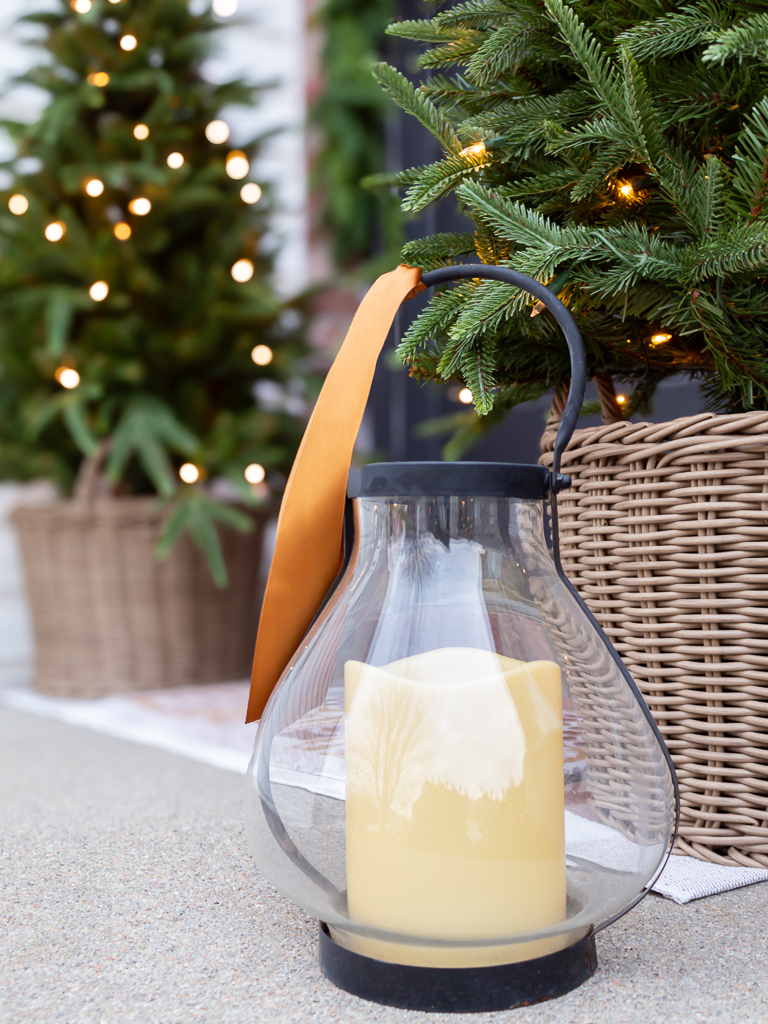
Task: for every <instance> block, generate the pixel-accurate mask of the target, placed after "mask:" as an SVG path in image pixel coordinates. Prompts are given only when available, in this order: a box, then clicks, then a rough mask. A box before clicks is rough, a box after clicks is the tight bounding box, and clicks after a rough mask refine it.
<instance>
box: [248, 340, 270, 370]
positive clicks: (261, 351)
mask: <svg viewBox="0 0 768 1024" xmlns="http://www.w3.org/2000/svg"><path fill="white" fill-rule="evenodd" d="M272 355H273V353H272V349H271V348H270V347H269V345H257V346H256V348H254V349H252V350H251V359H252V360H253V361H254V363H256V365H257V366H268V365H269V363H271V362H272Z"/></svg>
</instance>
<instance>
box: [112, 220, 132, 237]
mask: <svg viewBox="0 0 768 1024" xmlns="http://www.w3.org/2000/svg"><path fill="white" fill-rule="evenodd" d="M113 231H114V233H115V238H117V239H118V240H119V241H121V242H125V241H126V240H127V239H128V238H130V237H131V225H130V224H126V223H125V221H124V220H121V221H120V222H119V223H117V224H115V226H114V228H113Z"/></svg>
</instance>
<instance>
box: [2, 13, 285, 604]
mask: <svg viewBox="0 0 768 1024" xmlns="http://www.w3.org/2000/svg"><path fill="white" fill-rule="evenodd" d="M25 20H26V21H27V22H31V23H32V24H34V25H36V26H37V27H38V30H39V45H40V46H41V47H42V48H43V50H44V51H46V59H45V60H44V61H43V62H41V63H40V64H39V65H38V66H36V67H34V68H33V69H32V70H31V71H29V72H28V73H27V74H26V75H24V76H23V77H22V78H21V79H20V81H21V82H22V83H29V84H32V85H35V86H37V87H39V88H41V89H43V90H45V91H46V92H47V93H48V94H49V96H50V102H49V103H48V105H47V107H46V109H45V110H44V112H43V114H42V116H41V117H40V119H39V121H37V123H35V124H33V125H27V124H22V123H16V122H12V121H6V122H4V127H5V128H6V129H7V131H8V132H9V133H10V134H11V136H12V138H13V140H14V142H15V147H16V156H15V157H14V159H12V160H11V161H9V162H8V163H7V164H6V165H5V169H6V172H10V175H11V179H12V180H11V183H10V185H9V187H8V188H7V189H5V190H4V192H3V193H2V207H1V208H0V477H2V478H5V479H28V478H32V477H40V476H44V477H48V478H50V479H52V480H54V481H56V483H57V484H58V485H59V486H60V487H61V489H62V490H63V491H64V492H66V491H68V490H69V489H71V487H72V485H73V483H74V481H75V478H76V476H77V473H78V469H79V466H80V463H81V461H82V460H83V458H84V457H86V456H95V455H97V453H100V452H101V453H105V454H106V465H105V470H106V476H107V479H108V480H109V481H110V482H111V485H112V487H113V489H114V491H115V493H117V494H126V493H153V492H154V493H157V494H158V495H159V496H161V497H162V498H163V499H165V500H166V501H167V502H169V503H170V505H171V508H170V511H169V515H170V519H169V520H168V525H167V528H166V533H165V535H164V538H163V543H162V545H161V553H162V552H165V551H167V550H168V546H169V544H170V543H171V542H172V541H173V540H175V539H176V537H177V536H178V535H179V534H180V533H182V532H184V531H188V532H189V533H190V535H191V537H192V539H193V540H194V541H195V543H196V544H197V545H198V546H199V547H200V548H201V549H202V550H203V551H204V552H205V554H206V556H207V557H208V559H209V563H210V564H211V568H212V571H213V572H214V576H215V578H216V580H217V582H218V583H220V584H223V583H225V582H226V574H225V572H224V566H223V561H222V557H221V550H220V547H219V542H218V535H217V532H216V527H215V523H216V522H217V521H223V522H227V523H229V524H230V525H234V526H239V527H240V528H246V527H247V526H248V525H249V523H250V520H249V517H244V516H243V514H242V513H238V512H237V511H236V510H235V509H233V508H232V507H231V506H227V505H225V504H222V503H220V502H216V501H213V500H212V499H211V498H210V497H207V496H206V495H205V493H204V492H203V490H202V489H201V486H199V485H195V486H187V485H186V484H182V483H181V481H180V479H179V475H178V470H179V467H180V465H181V463H183V462H185V461H191V462H193V463H194V464H195V465H197V466H198V467H199V469H200V473H201V480H204V479H205V478H206V477H207V478H209V479H212V478H226V479H229V480H230V481H231V482H232V484H234V485H235V487H236V488H237V490H238V491H239V493H240V494H241V496H242V499H243V501H245V502H250V503H251V504H253V503H254V502H255V500H256V499H255V498H254V496H253V494H252V492H251V488H250V486H249V485H248V484H247V483H246V481H245V479H244V476H243V471H244V469H245V467H246V466H248V465H249V464H251V463H259V464H261V465H262V466H264V468H265V470H266V471H267V473H268V474H269V475H270V476H271V477H273V478H274V479H276V480H279V479H281V478H282V477H284V476H285V475H286V474H287V472H288V470H289V467H290V465H291V462H292V459H293V455H294V453H295V451H296V448H297V445H298V442H299V439H300V434H301V424H300V423H299V422H297V420H296V419H295V418H294V417H292V416H290V415H288V414H287V413H286V412H283V411H280V410H279V409H270V410H265V409H260V408H259V407H258V406H257V404H256V402H255V401H254V385H255V384H256V383H257V382H258V381H259V380H260V379H271V380H274V381H276V382H280V381H285V380H287V378H288V375H289V374H290V373H292V372H294V370H295V365H296V362H295V361H296V358H297V357H298V356H300V355H301V353H302V348H301V344H300V339H299V327H300V322H301V315H300V314H299V313H298V312H297V311H296V310H286V308H285V307H284V306H283V305H282V304H281V302H280V301H279V300H278V298H277V296H276V295H275V293H274V291H273V289H272V287H271V285H270V283H269V275H270V273H271V260H270V256H269V253H268V252H267V251H265V250H264V249H263V247H262V237H263V235H264V233H265V231H266V229H267V226H268V224H267V216H268V212H269V199H268V189H265V198H263V199H262V200H261V201H260V202H259V203H257V204H256V205H248V204H246V203H245V202H244V201H243V200H242V199H241V197H240V189H241V187H242V185H243V180H237V181H236V180H233V179H232V178H230V177H229V176H228V175H227V173H226V170H225V158H226V155H227V152H228V151H229V149H230V145H231V144H226V143H225V144H212V143H211V142H209V141H208V140H207V139H206V135H205V129H206V126H207V125H208V124H209V123H210V122H211V121H213V120H214V119H216V118H218V117H219V116H220V112H221V110H222V108H223V107H225V106H227V105H230V104H250V103H252V102H253V101H254V97H255V90H254V89H253V88H251V87H250V86H248V85H246V83H244V82H242V81H232V82H228V83H225V84H219V85H215V84H211V83H209V82H208V81H206V80H205V79H204V78H203V77H202V75H201V73H200V66H201V63H202V61H203V59H204V58H205V57H206V56H207V55H208V53H209V52H210V50H211V45H212V40H213V37H214V33H215V30H216V28H217V25H216V22H215V21H214V19H213V18H212V16H211V15H210V13H207V12H206V13H204V14H199V15H195V14H193V13H191V12H190V9H189V6H188V4H187V2H186V0H129V2H123V3H117V4H114V3H107V2H106V0H94V2H93V6H92V9H91V10H90V11H89V12H87V13H84V14H78V13H75V11H74V10H73V9H71V8H70V5H69V3H67V2H64V0H60V3H59V6H58V9H57V10H54V11H52V12H48V13H39V14H33V15H30V16H28V17H27V18H26V19H25ZM126 35H132V36H134V37H135V38H136V40H137V45H136V46H135V48H134V49H132V50H126V49H124V48H121V46H120V39H121V38H122V37H123V36H126ZM94 75H101V76H103V77H101V78H98V77H97V78H94ZM106 76H108V81H107V77H106ZM136 125H145V126H146V127H147V128H148V129H149V134H148V137H146V138H137V137H136V135H135V134H134V129H135V127H136ZM138 134H139V135H141V134H142V131H141V129H139V131H138ZM244 151H245V153H246V155H247V157H248V158H249V160H250V161H253V159H254V157H255V156H256V154H257V152H258V140H254V141H253V142H251V143H249V144H248V145H246V146H245V147H244ZM171 153H180V154H181V155H182V156H183V164H182V166H180V167H176V168H174V167H171V166H169V164H168V162H167V158H168V156H169V155H170V154H171ZM172 162H173V161H172ZM93 179H97V180H98V181H100V182H102V183H103V186H104V187H103V191H101V193H100V194H98V195H90V194H88V192H87V191H86V188H85V186H86V184H87V183H88V182H89V181H91V180H93ZM244 180H245V181H248V180H252V178H251V179H249V178H246V179H244ZM93 191H97V192H98V188H97V189H95V190H93ZM14 196H15V197H16V199H15V200H14V199H12V197H14ZM19 197H21V198H19ZM137 198H144V199H148V200H149V202H150V204H151V209H150V210H149V212H148V213H147V212H143V213H142V212H141V204H139V207H138V208H137V211H136V212H131V209H130V204H131V202H132V201H133V200H135V199H137ZM145 205H146V204H145ZM53 222H60V224H61V226H62V228H63V230H64V234H63V237H61V238H60V239H59V240H57V241H56V240H54V241H51V240H48V238H46V235H45V231H46V228H47V226H48V225H50V224H51V223H53ZM116 224H123V225H125V224H127V225H128V227H129V228H130V237H129V238H127V239H125V240H120V239H119V238H118V237H116V235H115V225H116ZM241 259H247V260H251V261H252V263H253V267H254V273H253V276H252V277H251V279H250V280H249V281H248V282H247V283H237V282H236V281H235V280H233V277H232V275H231V273H230V271H231V268H232V266H233V265H234V264H235V262H236V261H238V260H241ZM95 282H105V283H106V285H107V286H108V289H109V292H108V295H107V296H106V297H101V296H99V295H98V294H97V297H96V298H92V297H91V294H90V289H91V286H92V285H93V284H94V283H95ZM257 344H262V345H268V346H269V347H270V348H271V349H272V350H273V353H274V357H273V359H272V361H271V362H270V363H269V364H268V365H267V366H257V365H256V364H255V363H254V361H253V360H252V358H251V350H252V349H253V348H254V347H255V346H256V345H257ZM62 369H64V370H67V369H68V370H70V371H72V370H76V371H77V374H79V384H77V386H75V387H72V388H69V389H67V388H65V387H63V386H62V385H61V384H60V383H59V378H61V379H62V380H66V377H63V376H62V375H61V371H62ZM72 379H73V378H72V376H71V374H70V380H72ZM75 379H76V378H75Z"/></svg>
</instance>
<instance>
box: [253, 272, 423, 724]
mask: <svg viewBox="0 0 768 1024" xmlns="http://www.w3.org/2000/svg"><path fill="white" fill-rule="evenodd" d="M423 287H424V286H423V285H422V284H421V271H420V270H419V269H418V268H416V267H407V266H400V267H398V268H397V270H392V271H390V273H388V274H383V275H382V276H381V277H380V278H379V279H378V280H377V281H375V282H374V283H373V285H372V286H371V288H370V290H369V291H368V293H367V295H366V296H365V298H364V299H363V301H362V303H361V304H360V308H359V309H358V311H357V313H356V314H355V318H354V320H353V321H352V324H351V326H350V328H349V331H348V332H347V336H346V338H345V339H344V344H343V345H342V346H341V349H340V350H339V354H338V355H337V356H336V360H335V362H334V364H333V366H332V367H331V369H330V371H329V373H328V376H327V377H326V379H325V384H324V385H323V389H322V391H321V392H320V397H319V398H318V400H317V404H316V405H315V409H314V412H313V413H312V417H311V419H310V421H309V423H308V424H307V429H306V431H305V432H304V437H303V439H302V442H301V446H300V448H299V451H298V454H297V455H296V460H295V462H294V464H293V469H292V470H291V475H290V477H289V479H288V484H287V486H286V488H285V494H284V496H283V503H282V506H281V508H280V518H279V519H278V523H277V540H276V543H275V553H274V556H273V558H272V568H271V569H270V573H269V580H268V581H267V589H266V592H265V594H264V604H263V606H262V610H261V618H260V619H259V632H258V636H257V638H256V652H255V654H254V658H253V673H252V675H251V695H250V699H249V701H248V716H247V718H246V721H247V722H252V721H254V720H255V719H257V718H259V717H260V716H261V713H262V711H263V710H264V705H265V704H266V703H267V700H268V698H269V695H270V694H271V693H272V690H273V689H274V688H275V685H276V683H277V681H278V679H279V678H280V676H281V675H282V672H283V669H284V668H285V666H286V665H287V664H288V662H289V660H290V659H291V657H292V656H293V654H294V652H295V651H296V649H297V648H298V646H299V644H300V643H301V640H302V638H303V636H304V634H305V633H306V631H307V629H308V628H309V624H310V622H311V621H312V619H313V618H314V616H315V613H316V612H317V609H318V608H319V606H320V603H321V602H322V600H323V598H324V597H325V595H326V594H327V593H328V589H329V588H330V586H331V584H332V583H333V581H334V579H335V577H336V574H337V573H338V571H339V568H340V565H341V544H342V528H343V522H344V502H345V500H346V494H347V475H348V473H349V464H350V462H351V460H352V449H353V447H354V444H355V438H356V437H357V432H358V430H359V429H360V423H361V422H362V419H363V412H364V411H365V403H366V401H367V400H368V394H369V392H370V390H371V382H372V381H373V373H374V370H375V369H376V360H377V359H378V356H379V353H380V352H381V349H382V347H383V345H384V342H385V341H386V339H387V335H388V333H389V328H390V327H391V326H392V321H393V320H394V318H395V314H396V313H397V310H398V308H399V306H400V304H401V303H402V302H404V301H405V300H406V299H409V298H410V297H411V296H412V295H415V294H416V292H417V291H421V290H422V289H423Z"/></svg>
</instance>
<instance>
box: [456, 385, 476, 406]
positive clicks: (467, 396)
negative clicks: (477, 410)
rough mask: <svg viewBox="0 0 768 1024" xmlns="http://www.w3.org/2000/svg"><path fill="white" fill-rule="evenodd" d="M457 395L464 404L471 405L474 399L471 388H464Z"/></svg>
mask: <svg viewBox="0 0 768 1024" xmlns="http://www.w3.org/2000/svg"><path fill="white" fill-rule="evenodd" d="M456 397H457V398H458V399H459V401H460V402H463V403H464V405H469V404H470V402H471V401H472V392H471V391H470V390H469V388H462V389H461V391H460V392H459V393H458V395H457V396H456Z"/></svg>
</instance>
